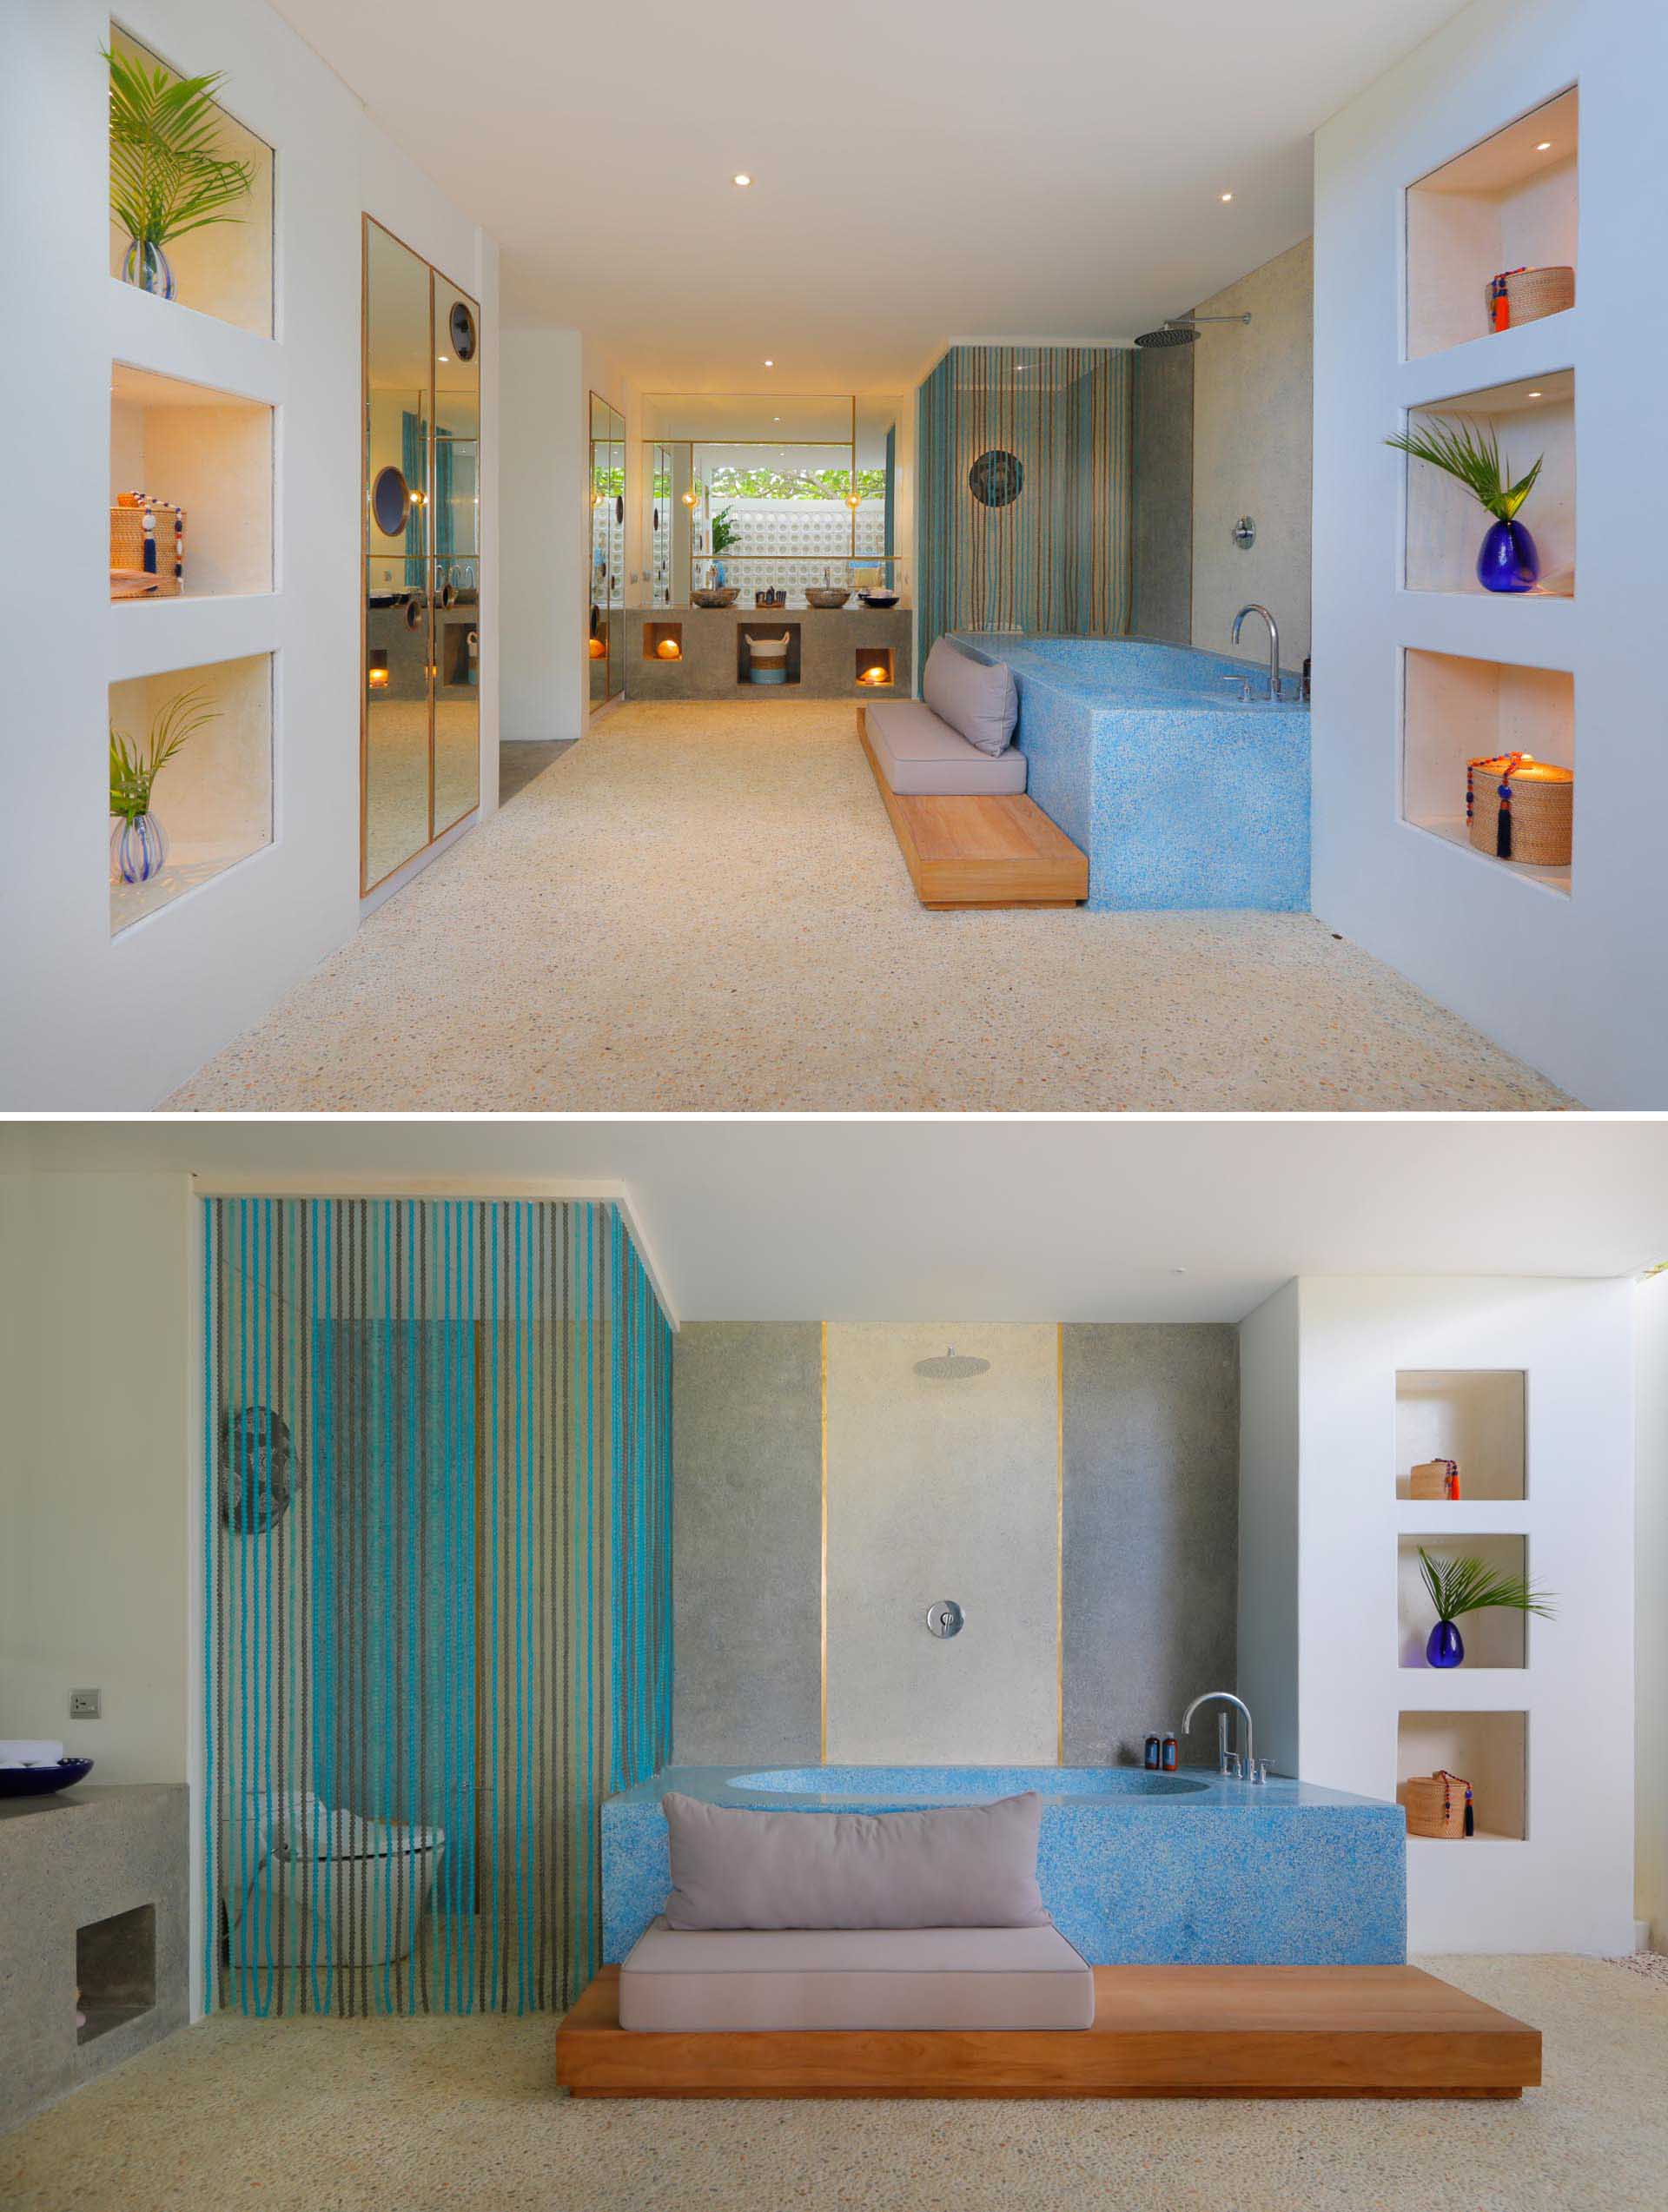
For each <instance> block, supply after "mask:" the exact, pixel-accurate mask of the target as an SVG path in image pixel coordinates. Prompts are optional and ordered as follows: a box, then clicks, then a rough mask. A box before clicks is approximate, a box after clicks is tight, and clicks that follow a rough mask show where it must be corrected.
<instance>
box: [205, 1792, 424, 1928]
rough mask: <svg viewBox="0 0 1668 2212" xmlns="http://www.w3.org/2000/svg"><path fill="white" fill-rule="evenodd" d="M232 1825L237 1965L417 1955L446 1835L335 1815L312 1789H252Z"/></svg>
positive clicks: (231, 1919) (230, 1881) (229, 1903)
mask: <svg viewBox="0 0 1668 2212" xmlns="http://www.w3.org/2000/svg"><path fill="white" fill-rule="evenodd" d="M226 1832H227V1838H228V1865H227V1867H226V1871H225V1878H224V1895H225V1901H226V1919H227V1926H228V1931H229V1933H230V1937H231V1953H230V1956H231V1964H233V1965H234V1966H262V1967H265V1966H324V1965H336V1964H344V1965H354V1966H383V1965H387V1964H391V1963H392V1962H393V1961H394V1960H395V1959H400V1958H404V1957H406V1956H407V1953H408V1952H409V1951H410V1950H411V1949H412V1947H413V1945H414V1943H415V1941H416V1938H417V1931H418V1929H419V1927H420V1925H421V1923H422V1917H423V1913H424V1911H425V1910H426V1909H427V1904H428V1899H429V1896H430V1893H431V1892H432V1891H433V1890H434V1882H435V1878H436V1876H437V1875H438V1874H439V1872H440V1855H441V1853H442V1852H443V1851H444V1850H445V1848H446V1833H445V1831H444V1830H443V1829H440V1828H407V1827H402V1826H400V1825H398V1824H396V1823H394V1822H392V1821H383V1820H370V1819H367V1818H365V1817H364V1816H363V1815H362V1814H361V1813H357V1812H347V1811H331V1809H330V1808H329V1807H328V1805H325V1803H324V1801H323V1800H322V1798H317V1797H314V1795H313V1794H312V1793H311V1791H286V1792H284V1793H282V1794H277V1793H273V1794H269V1795H268V1794H264V1793H256V1794H255V1795H253V1796H252V1797H251V1798H249V1799H248V1816H247V1822H246V1825H245V1827H244V1829H243V1831H242V1835H241V1836H240V1834H239V1831H238V1830H237V1828H236V1827H235V1825H228V1829H227V1831H226Z"/></svg>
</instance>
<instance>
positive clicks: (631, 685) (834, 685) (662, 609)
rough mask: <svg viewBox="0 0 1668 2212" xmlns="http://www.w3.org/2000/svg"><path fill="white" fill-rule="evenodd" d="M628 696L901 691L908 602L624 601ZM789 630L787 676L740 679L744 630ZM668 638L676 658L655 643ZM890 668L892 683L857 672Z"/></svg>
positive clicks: (906, 669) (906, 683)
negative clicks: (766, 680)
mask: <svg viewBox="0 0 1668 2212" xmlns="http://www.w3.org/2000/svg"><path fill="white" fill-rule="evenodd" d="M623 619H624V620H625V696H626V697H627V698H628V699H870V698H875V699H907V698H908V697H909V696H910V688H911V678H912V667H911V662H910V632H911V630H912V627H913V625H914V619H915V618H914V614H913V612H912V610H911V609H910V607H908V606H886V607H869V606H861V605H859V604H858V603H857V601H856V600H855V599H854V600H853V601H852V602H851V604H850V605H849V606H841V607H817V606H774V607H772V606H744V605H743V604H742V603H741V602H740V600H738V601H737V603H736V605H735V606H724V607H717V606H628V607H626V608H625V610H624V617H623ZM784 630H785V631H786V632H787V633H788V637H789V640H790V643H789V651H788V681H787V682H786V684H751V683H749V682H747V681H746V680H745V667H746V662H745V649H744V647H743V645H742V638H743V636H744V634H745V633H746V632H750V631H751V632H752V633H753V634H755V635H756V636H758V637H761V638H779V637H780V636H781V635H782V633H783V632H784ZM668 639H670V641H671V642H672V643H673V644H675V645H676V646H677V647H678V657H677V658H676V659H663V658H662V657H661V655H660V653H659V651H658V648H659V646H660V645H661V644H662V643H663V642H665V641H666V640H668ZM876 666H883V667H890V677H891V680H890V683H889V684H877V683H873V682H870V683H864V682H863V681H862V680H861V676H860V672H861V671H862V670H864V669H865V668H872V667H876Z"/></svg>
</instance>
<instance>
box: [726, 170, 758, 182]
mask: <svg viewBox="0 0 1668 2212" xmlns="http://www.w3.org/2000/svg"><path fill="white" fill-rule="evenodd" d="M752 181H753V180H752V178H751V176H748V174H747V172H746V170H745V169H738V170H737V171H736V173H735V175H734V176H732V177H731V180H730V182H731V184H751V182H752Z"/></svg>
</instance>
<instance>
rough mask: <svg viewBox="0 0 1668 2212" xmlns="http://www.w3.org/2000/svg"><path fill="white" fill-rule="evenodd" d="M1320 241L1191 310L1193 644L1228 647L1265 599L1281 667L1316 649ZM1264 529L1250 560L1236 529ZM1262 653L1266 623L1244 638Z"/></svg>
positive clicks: (1295, 664)
mask: <svg viewBox="0 0 1668 2212" xmlns="http://www.w3.org/2000/svg"><path fill="white" fill-rule="evenodd" d="M1194 312H1195V314H1196V315H1247V314H1248V315H1250V317H1251V321H1250V322H1249V323H1213V324H1210V325H1208V326H1207V328H1204V329H1203V330H1201V332H1200V334H1199V341H1198V343H1197V344H1196V345H1195V347H1194V348H1193V361H1194V375H1193V642H1194V644H1195V646H1201V647H1202V648H1203V649H1204V650H1205V651H1206V652H1233V651H1234V646H1233V644H1232V642H1231V640H1232V635H1233V628H1234V616H1235V615H1236V614H1237V613H1239V611H1240V609H1241V607H1242V606H1247V605H1248V604H1249V603H1250V602H1251V601H1252V600H1254V599H1255V600H1260V601H1261V604H1262V605H1263V606H1266V607H1268V609H1269V611H1270V613H1272V614H1273V615H1274V619H1275V621H1276V622H1278V623H1279V625H1280V655H1281V666H1282V667H1285V668H1289V669H1292V670H1294V671H1295V670H1297V669H1301V667H1302V666H1303V661H1304V658H1305V656H1306V655H1307V652H1308V650H1309V571H1310V546H1309V539H1310V513H1309V440H1310V432H1311V427H1312V425H1313V420H1314V344H1313V341H1314V242H1313V241H1312V240H1310V239H1307V238H1304V239H1301V240H1300V241H1299V242H1298V243H1297V244H1296V245H1295V246H1293V247H1292V248H1289V250H1288V251H1287V252H1286V253H1283V254H1281V255H1277V256H1276V257H1275V259H1274V260H1273V261H1271V262H1265V263H1264V264H1263V266H1262V267H1261V268H1254V269H1253V270H1252V271H1251V273H1250V274H1249V275H1248V276H1242V277H1241V278H1240V279H1239V281H1237V282H1236V283H1234V284H1230V285H1229V286H1228V288H1227V290H1226V291H1223V292H1218V293H1215V294H1214V295H1213V296H1212V297H1211V298H1210V299H1208V300H1205V301H1201V303H1200V305H1199V306H1198V307H1197V308H1195V310H1194ZM1242 514H1248V515H1250V517H1251V518H1252V520H1254V522H1255V524H1256V526H1257V540H1256V543H1255V544H1254V546H1252V547H1251V549H1250V551H1249V552H1248V553H1247V552H1242V551H1241V548H1240V547H1239V546H1237V545H1235V543H1234V524H1235V523H1236V522H1237V521H1238V520H1239V519H1240V517H1241V515H1242ZM1247 638H1249V639H1250V645H1249V650H1248V649H1247V644H1246V639H1247ZM1239 650H1240V651H1241V652H1247V650H1248V658H1251V659H1255V658H1256V657H1258V656H1259V655H1263V656H1266V654H1267V652H1268V638H1267V636H1266V634H1265V633H1264V632H1263V629H1262V625H1261V623H1258V624H1256V625H1255V626H1254V632H1252V631H1251V630H1248V631H1247V632H1245V633H1244V634H1243V635H1242V637H1241V644H1240V648H1239Z"/></svg>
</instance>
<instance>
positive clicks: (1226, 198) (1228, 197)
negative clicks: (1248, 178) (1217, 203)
mask: <svg viewBox="0 0 1668 2212" xmlns="http://www.w3.org/2000/svg"><path fill="white" fill-rule="evenodd" d="M1233 197H1234V195H1233V194H1232V193H1231V192H1224V193H1223V195H1222V205H1223V206H1224V207H1226V206H1227V205H1228V202H1229V201H1230V200H1231V199H1232V198H1233Z"/></svg>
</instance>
